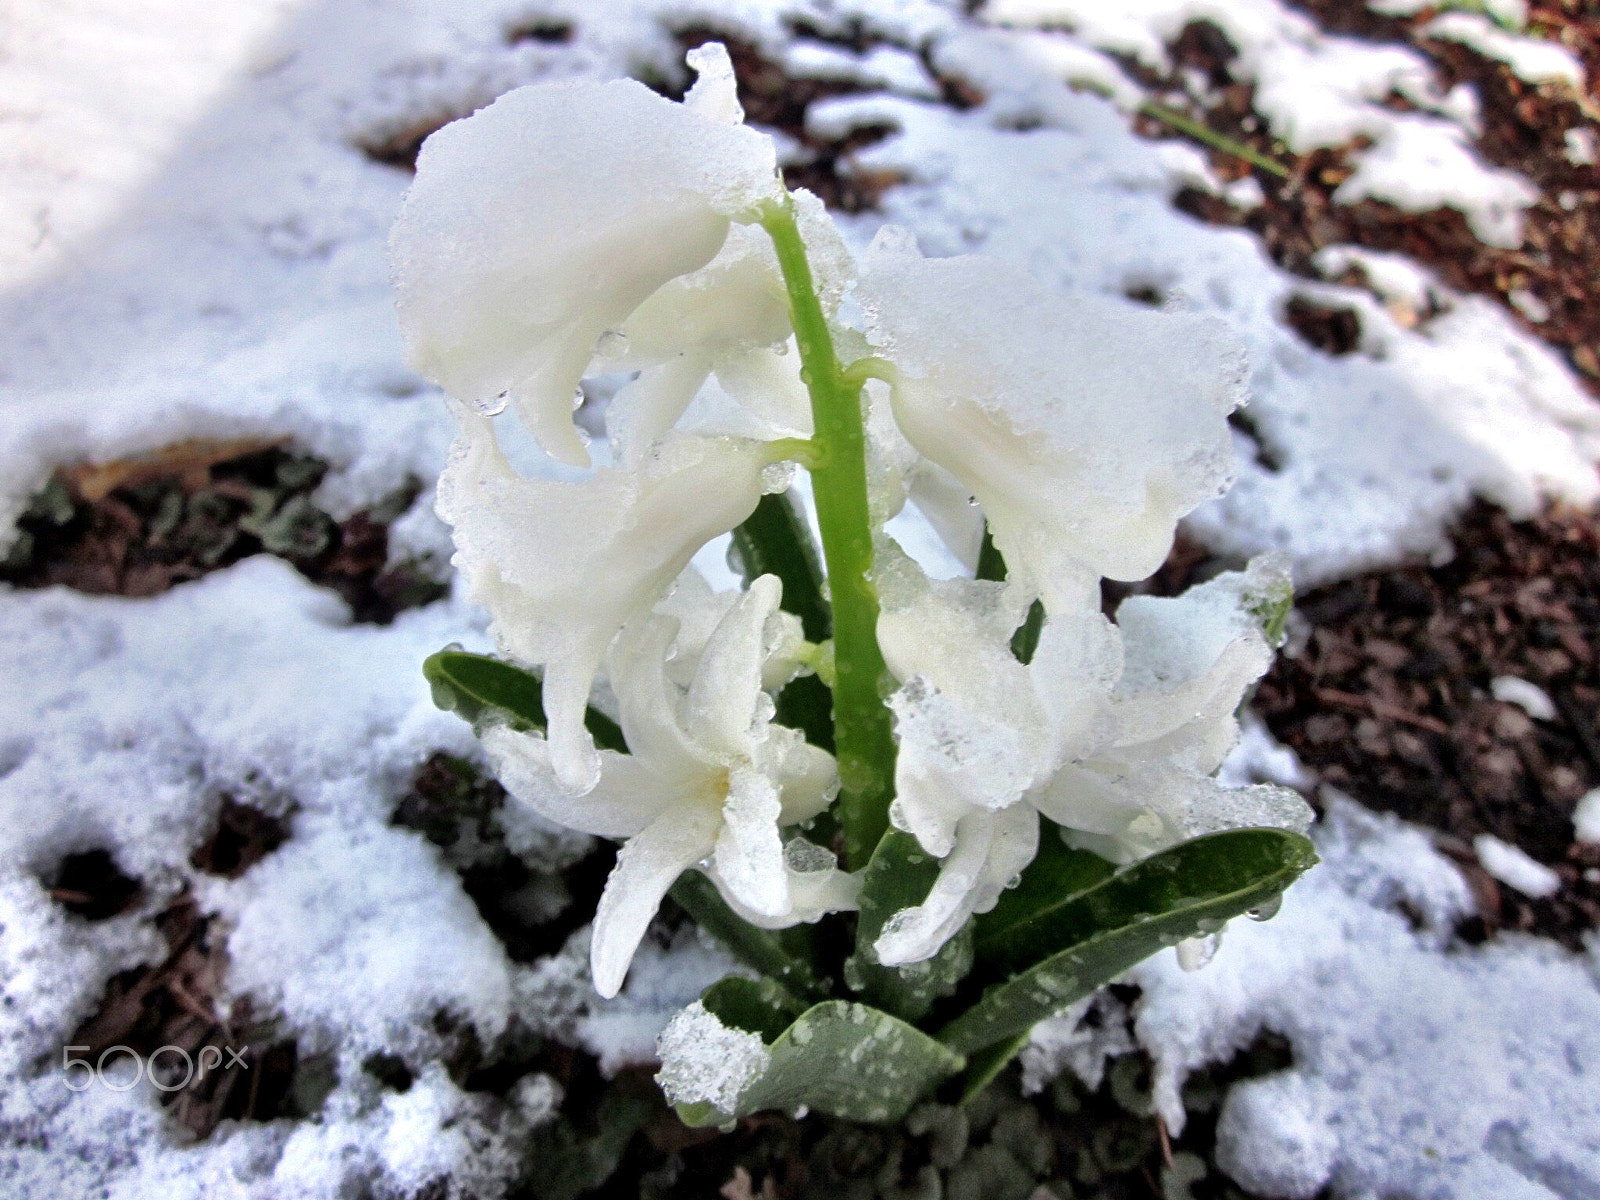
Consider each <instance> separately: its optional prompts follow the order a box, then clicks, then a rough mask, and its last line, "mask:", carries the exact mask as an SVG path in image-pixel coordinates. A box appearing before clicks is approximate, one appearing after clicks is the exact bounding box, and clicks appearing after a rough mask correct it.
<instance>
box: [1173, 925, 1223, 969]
mask: <svg viewBox="0 0 1600 1200" xmlns="http://www.w3.org/2000/svg"><path fill="white" fill-rule="evenodd" d="M1220 945H1222V935H1221V934H1217V933H1213V934H1211V935H1210V936H1208V937H1198V938H1190V939H1189V940H1188V941H1185V942H1179V943H1178V966H1180V967H1182V968H1183V969H1184V970H1185V971H1198V970H1199V969H1200V968H1201V967H1203V966H1205V965H1206V964H1207V963H1208V962H1210V961H1211V960H1212V959H1213V958H1215V957H1216V956H1217V947H1218V946H1220Z"/></svg>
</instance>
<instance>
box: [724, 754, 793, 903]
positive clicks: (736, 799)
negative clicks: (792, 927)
mask: <svg viewBox="0 0 1600 1200" xmlns="http://www.w3.org/2000/svg"><path fill="white" fill-rule="evenodd" d="M782 810H783V805H782V802H781V801H780V800H779V799H778V789H777V788H776V787H774V786H773V784H772V781H771V780H770V779H768V778H767V777H766V776H765V775H762V774H760V773H759V772H757V771H751V770H746V769H736V770H733V771H730V772H729V774H728V798H727V799H726V800H725V801H724V802H723V805H722V830H721V832H719V833H718V834H717V848H716V852H715V854H714V856H713V862H714V863H715V864H716V875H717V880H718V882H719V883H721V884H722V887H723V890H724V891H725V892H727V893H728V894H729V895H732V896H735V897H737V898H738V901H739V904H740V906H741V907H742V908H746V909H749V910H750V911H751V912H755V913H759V914H760V915H762V916H765V917H775V916H780V915H782V914H783V912H784V911H785V909H786V908H787V907H788V899H789V889H788V886H787V883H786V881H785V879H784V871H783V839H782V838H780V837H779V836H778V819H779V816H780V814H781V813H782Z"/></svg>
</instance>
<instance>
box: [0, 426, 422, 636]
mask: <svg viewBox="0 0 1600 1200" xmlns="http://www.w3.org/2000/svg"><path fill="white" fill-rule="evenodd" d="M326 471H327V468H326V466H325V464H323V463H321V462H319V461H318V460H317V459H314V458H311V457H309V456H306V455H303V454H298V453H296V452H295V451H293V450H292V449H291V448H289V447H288V446H287V445H286V444H285V443H283V442H282V441H260V440H256V441H250V442H206V441H192V442H183V443H180V444H178V445H175V446H171V447H168V448H166V449H164V450H161V451H159V452H157V453H155V454H152V455H148V456H144V457H141V458H136V459H126V460H121V461H118V462H114V463H109V464H104V465H90V464H83V465H80V466H77V467H73V468H70V469H67V470H63V471H60V472H58V473H57V474H56V475H55V477H54V478H52V479H51V480H50V482H49V484H48V485H47V486H46V487H45V488H44V489H43V490H42V491H40V492H39V493H38V494H37V495H35V496H34V497H33V500H32V502H31V504H30V506H29V508H28V510H27V512H26V513H25V514H24V516H23V517H22V519H21V521H20V522H19V534H18V536H17V539H16V541H15V542H14V543H13V544H12V546H11V549H10V552H9V555H8V556H7V557H6V558H5V559H4V560H3V561H0V583H8V584H11V585H12V586H14V587H20V588H40V587H51V586H53V585H58V584H59V585H62V586H65V587H69V588H72V589H74V590H76V591H80V592H87V593H90V594H91V595H112V596H130V597H148V596H156V595H160V594H161V593H162V592H165V591H167V590H168V589H169V588H172V587H174V586H175V585H177V584H179V583H183V582H185V581H187V580H191V579H198V578H200V577H201V576H202V575H206V574H209V573H210V572H212V571H215V570H219V569H221V568H222V567H226V566H229V565H231V564H232V563H235V562H238V561H239V560H240V559H242V558H246V557H248V556H250V555H252V554H258V553H262V552H265V553H269V554H276V555H278V556H279V557H281V558H283V559H285V560H287V561H288V562H290V563H291V564H293V565H294V567H295V568H296V569H297V570H298V571H299V572H300V573H301V574H302V575H304V576H305V577H306V578H308V579H310V580H311V581H312V582H313V583H317V584H321V585H322V586H324V587H330V588H332V589H334V590H335V591H337V592H338V593H339V594H340V595H341V596H342V597H343V598H344V599H345V601H346V602H347V603H348V604H349V605H350V608H351V613H352V615H353V617H354V619H355V620H356V621H358V622H370V623H373V624H379V625H386V624H388V623H389V622H390V621H392V620H394V618H395V615H396V614H397V613H399V612H401V611H403V610H404V609H407V608H412V607H415V606H417V605H420V604H427V603H430V602H432V601H434V600H437V599H439V598H440V597H441V596H443V595H444V594H445V593H446V592H447V591H448V590H449V588H448V585H447V584H444V583H441V582H439V581H437V580H435V579H433V578H431V577H430V576H428V575H427V574H425V573H423V572H422V571H420V570H419V569H417V568H415V567H412V566H410V565H401V566H397V567H394V568H390V566H389V564H388V552H389V523H390V522H392V521H393V520H394V519H395V518H396V517H398V516H399V515H400V514H401V513H402V512H404V511H405V509H406V508H407V507H409V506H410V504H411V501H412V500H413V499H414V498H415V496H416V491H417V489H416V488H415V487H411V488H407V489H405V490H403V491H402V492H401V493H398V494H396V495H395V496H393V497H391V498H389V499H388V500H387V501H385V502H384V503H383V504H380V505H378V506H376V507H374V508H371V509H365V510H362V511H361V512H357V513H355V514H354V515H353V516H351V517H349V518H348V519H346V520H344V521H335V520H334V519H333V518H332V517H331V516H329V515H328V514H327V513H326V512H324V511H323V510H322V509H320V508H318V507H317V505H316V503H315V501H314V500H313V499H312V493H313V492H314V490H315V489H316V486H317V485H318V484H319V483H320V482H321V481H322V477H323V475H324V474H325V473H326Z"/></svg>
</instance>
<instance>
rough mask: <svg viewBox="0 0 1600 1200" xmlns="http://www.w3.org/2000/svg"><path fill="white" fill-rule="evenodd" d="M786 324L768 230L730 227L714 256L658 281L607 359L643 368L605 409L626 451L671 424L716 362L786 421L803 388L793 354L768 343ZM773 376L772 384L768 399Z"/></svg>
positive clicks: (761, 407)
mask: <svg viewBox="0 0 1600 1200" xmlns="http://www.w3.org/2000/svg"><path fill="white" fill-rule="evenodd" d="M789 334H790V326H789V302H788V296H787V293H786V292H785V291H784V285H783V276H782V274H781V273H780V272H779V270H778V260H777V255H776V254H775V253H774V251H773V249H772V240H771V239H770V238H769V237H767V235H766V234H765V233H764V232H763V231H761V230H759V229H753V228H746V227H742V226H735V227H733V228H732V229H730V230H729V231H728V238H727V241H726V242H725V243H724V244H723V246H722V249H721V250H720V251H719V252H718V254H717V256H716V257H715V258H714V259H712V261H711V262H710V263H708V264H706V266H704V267H703V268H701V269H700V270H697V271H693V272H691V273H689V274H686V275H682V276H680V277H678V278H676V279H671V280H669V281H668V282H666V283H665V284H663V285H662V286H661V287H660V288H659V289H658V290H657V291H656V292H655V293H654V294H652V295H651V296H650V297H649V298H648V299H646V300H645V301H644V302H643V303H642V304H641V305H640V306H639V307H638V309H637V310H636V311H635V312H634V313H633V314H632V315H631V316H630V317H629V318H628V320H627V322H626V323H625V324H624V325H623V326H622V327H621V329H620V331H619V336H618V340H617V343H616V344H617V346H618V347H619V349H618V350H617V352H616V353H615V354H613V355H611V356H610V357H609V359H608V365H609V366H611V367H612V368H613V369H615V370H619V371H623V370H641V371H643V374H642V375H641V376H640V377H639V379H637V380H635V381H634V382H633V383H631V384H629V385H627V386H626V387H624V388H623V389H622V390H621V391H619V392H618V393H617V396H616V399H615V400H613V401H612V405H611V408H610V409H609V410H608V412H607V414H606V429H607V432H608V433H609V434H610V436H611V438H612V440H613V441H615V442H616V443H618V445H619V446H620V447H621V451H622V458H623V460H624V461H625V462H626V461H633V460H636V459H637V458H638V457H639V456H641V455H642V454H644V453H645V452H647V451H648V450H649V448H650V446H651V445H652V444H653V443H654V442H655V440H656V439H657V438H659V437H660V436H661V435H662V434H664V433H665V432H666V431H667V430H668V429H670V428H671V427H672V426H673V425H674V424H676V423H677V421H678V418H679V417H681V416H682V415H683V413H684V410H685V409H686V408H688V406H689V404H690V402H691V401H692V400H694V399H695V395H696V393H697V392H698V391H699V390H700V387H701V385H702V384H704V383H705V381H706V378H707V376H708V375H710V374H711V373H712V371H713V370H715V371H718V372H719V377H720V375H726V376H727V377H728V379H731V380H734V381H735V384H734V386H735V387H736V388H740V385H745V386H744V387H743V388H740V390H741V393H742V394H747V395H748V398H749V399H751V400H752V401H753V403H754V405H755V410H756V413H757V415H763V414H765V415H769V416H775V417H778V418H779V420H778V422H777V423H780V424H787V423H790V422H792V420H793V419H794V418H795V417H796V416H798V415H799V414H798V413H795V412H791V411H787V409H788V408H790V407H792V401H793V399H794V398H795V397H796V394H798V396H800V397H804V395H805V390H804V387H803V385H801V384H800V378H799V359H798V357H797V356H781V355H776V354H774V353H773V351H772V348H773V347H774V346H779V345H782V344H783V343H785V342H786V341H787V340H788V338H789ZM747 360H748V361H747ZM785 376H788V377H792V382H791V381H790V380H789V379H786V378H784V377H785ZM769 385H775V395H774V397H772V398H770V399H769V398H768V397H767V396H766V395H765V391H766V387H767V386H769ZM726 387H727V384H726V382H724V389H726ZM730 395H731V393H730ZM738 398H739V397H734V399H738ZM786 402H787V403H786ZM738 432H748V431H746V430H741V431H738Z"/></svg>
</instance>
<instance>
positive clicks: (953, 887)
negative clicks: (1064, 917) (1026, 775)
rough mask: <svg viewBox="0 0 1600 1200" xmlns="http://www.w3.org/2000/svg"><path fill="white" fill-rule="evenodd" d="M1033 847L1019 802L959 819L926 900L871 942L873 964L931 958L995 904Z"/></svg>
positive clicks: (1034, 836)
mask: <svg viewBox="0 0 1600 1200" xmlns="http://www.w3.org/2000/svg"><path fill="white" fill-rule="evenodd" d="M1038 849H1039V817H1038V815H1037V814H1036V813H1035V812H1034V811H1033V810H1032V809H1031V808H1029V807H1028V806H1027V805H1025V804H1019V805H1016V806H1014V807H1012V808H1008V809H1004V810H1002V811H1000V812H996V813H984V812H974V813H971V814H969V815H967V816H966V817H963V818H962V820H961V824H960V827H959V828H958V829H957V831H956V838H955V848H954V849H953V850H952V851H951V852H950V855H949V857H947V858H946V859H945V860H944V861H943V862H942V863H940V864H939V877H938V878H937V879H935V880H934V883H933V888H932V889H931V890H930V891H929V893H928V898H927V899H926V900H924V901H923V902H922V903H921V904H920V905H918V906H916V907H915V908H908V909H904V910H902V911H901V912H898V913H896V914H895V915H894V916H893V917H891V918H890V919H889V921H888V922H887V924H885V926H884V928H883V932H882V933H881V934H880V935H879V936H878V940H877V941H876V942H874V943H873V951H874V953H876V954H877V956H878V961H879V962H881V963H883V964H884V965H885V966H890V967H897V966H903V965H905V964H906V963H914V962H922V961H923V960H925V959H929V958H932V957H933V956H934V955H935V954H937V953H938V952H939V948H940V947H941V946H943V945H944V944H945V942H947V941H949V940H950V938H952V937H953V936H954V935H955V934H956V933H957V932H958V931H959V930H960V928H961V926H962V925H963V924H965V923H966V920H967V918H968V917H970V916H972V914H973V913H979V912H988V911H989V910H990V909H991V908H993V907H994V906H995V903H996V901H998V900H999V899H1000V893H1001V892H1003V891H1004V890H1005V888H1006V886H1007V885H1008V884H1009V883H1010V882H1011V880H1012V879H1013V878H1015V877H1016V875H1017V874H1018V873H1019V872H1020V871H1021V870H1022V869H1023V868H1024V867H1026V866H1027V865H1028V864H1029V863H1030V862H1032V861H1033V856H1034V854H1035V853H1036V852H1037V851H1038Z"/></svg>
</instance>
